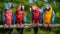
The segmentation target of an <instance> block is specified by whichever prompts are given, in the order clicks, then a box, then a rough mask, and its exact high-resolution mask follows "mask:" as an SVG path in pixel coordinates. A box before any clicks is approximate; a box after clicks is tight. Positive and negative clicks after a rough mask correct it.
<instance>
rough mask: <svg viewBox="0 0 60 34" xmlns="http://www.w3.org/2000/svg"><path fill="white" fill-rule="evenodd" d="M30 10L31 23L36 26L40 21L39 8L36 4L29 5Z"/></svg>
mask: <svg viewBox="0 0 60 34" xmlns="http://www.w3.org/2000/svg"><path fill="white" fill-rule="evenodd" d="M30 11H32V23H33V25H35V26H37V25H38V23H39V22H40V19H39V18H40V14H41V12H40V9H39V7H37V6H36V5H30ZM33 29H34V34H37V33H38V27H34V28H33Z"/></svg>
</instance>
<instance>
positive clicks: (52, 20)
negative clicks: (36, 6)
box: [40, 6, 55, 24]
mask: <svg viewBox="0 0 60 34" xmlns="http://www.w3.org/2000/svg"><path fill="white" fill-rule="evenodd" d="M40 12H41V14H40V22H42V23H43V15H44V9H43V6H42V7H41V8H40ZM54 14H55V12H54V11H52V18H51V24H54V18H55V15H54Z"/></svg>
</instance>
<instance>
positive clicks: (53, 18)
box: [51, 11, 55, 24]
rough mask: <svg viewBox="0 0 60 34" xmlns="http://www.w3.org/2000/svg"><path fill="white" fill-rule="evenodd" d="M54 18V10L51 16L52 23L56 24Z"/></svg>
mask: <svg viewBox="0 0 60 34" xmlns="http://www.w3.org/2000/svg"><path fill="white" fill-rule="evenodd" d="M54 18H55V15H54V11H53V12H52V18H51V24H54Z"/></svg>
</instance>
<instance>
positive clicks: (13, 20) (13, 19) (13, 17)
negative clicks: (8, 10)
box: [12, 13, 15, 24]
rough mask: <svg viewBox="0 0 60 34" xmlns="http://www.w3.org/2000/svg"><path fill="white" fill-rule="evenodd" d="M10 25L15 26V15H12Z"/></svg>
mask: <svg viewBox="0 0 60 34" xmlns="http://www.w3.org/2000/svg"><path fill="white" fill-rule="evenodd" d="M12 24H15V14H14V13H13V14H12Z"/></svg>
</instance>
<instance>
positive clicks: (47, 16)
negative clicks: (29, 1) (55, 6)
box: [43, 5, 54, 34]
mask: <svg viewBox="0 0 60 34" xmlns="http://www.w3.org/2000/svg"><path fill="white" fill-rule="evenodd" d="M43 10H44V14H43V24H47V25H48V27H47V28H45V31H44V33H45V34H48V33H49V34H50V29H51V28H50V27H49V24H54V11H53V10H52V7H51V6H50V5H46V6H44V8H43ZM46 30H47V31H46Z"/></svg>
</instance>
